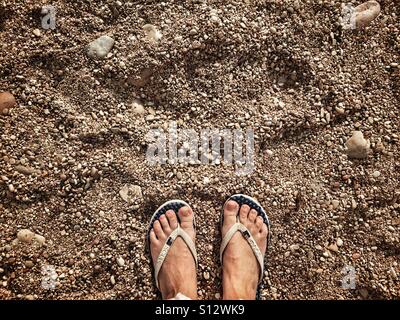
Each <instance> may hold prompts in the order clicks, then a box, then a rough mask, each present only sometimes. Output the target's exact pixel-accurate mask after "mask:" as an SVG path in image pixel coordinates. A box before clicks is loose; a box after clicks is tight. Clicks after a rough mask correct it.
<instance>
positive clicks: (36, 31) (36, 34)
mask: <svg viewBox="0 0 400 320" xmlns="http://www.w3.org/2000/svg"><path fill="white" fill-rule="evenodd" d="M33 34H34V35H35V36H36V37H40V35H41V34H42V33H41V32H40V30H39V29H34V30H33Z"/></svg>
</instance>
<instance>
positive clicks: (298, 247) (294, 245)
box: [289, 244, 300, 252]
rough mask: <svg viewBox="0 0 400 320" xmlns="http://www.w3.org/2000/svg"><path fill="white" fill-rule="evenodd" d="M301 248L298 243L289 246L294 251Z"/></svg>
mask: <svg viewBox="0 0 400 320" xmlns="http://www.w3.org/2000/svg"><path fill="white" fill-rule="evenodd" d="M299 249H300V246H299V245H298V244H292V245H291V246H290V247H289V250H290V251H292V252H295V251H297V250H299Z"/></svg>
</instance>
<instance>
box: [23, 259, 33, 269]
mask: <svg viewBox="0 0 400 320" xmlns="http://www.w3.org/2000/svg"><path fill="white" fill-rule="evenodd" d="M24 264H25V267H27V268H32V267H33V265H34V264H33V261H31V260H27V261H25V262H24Z"/></svg>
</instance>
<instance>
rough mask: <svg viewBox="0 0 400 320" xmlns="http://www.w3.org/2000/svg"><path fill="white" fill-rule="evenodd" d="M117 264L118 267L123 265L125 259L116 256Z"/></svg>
mask: <svg viewBox="0 0 400 320" xmlns="http://www.w3.org/2000/svg"><path fill="white" fill-rule="evenodd" d="M117 264H118V265H119V266H120V267H123V266H124V265H125V260H124V258H122V257H119V258H117Z"/></svg>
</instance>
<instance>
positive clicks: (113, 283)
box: [110, 276, 115, 285]
mask: <svg viewBox="0 0 400 320" xmlns="http://www.w3.org/2000/svg"><path fill="white" fill-rule="evenodd" d="M110 281H111V284H112V285H115V278H114V276H111V278H110Z"/></svg>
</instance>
